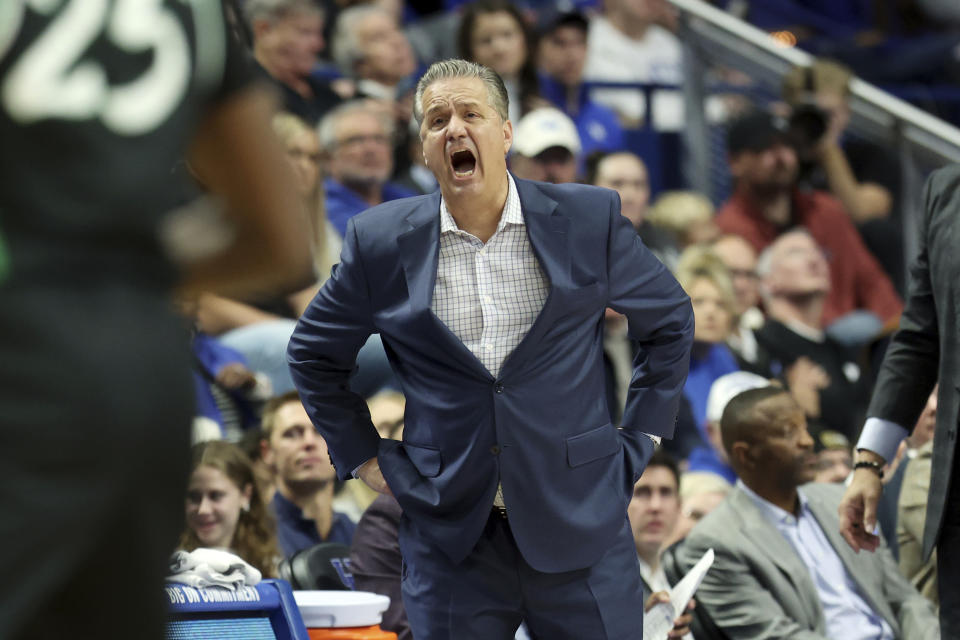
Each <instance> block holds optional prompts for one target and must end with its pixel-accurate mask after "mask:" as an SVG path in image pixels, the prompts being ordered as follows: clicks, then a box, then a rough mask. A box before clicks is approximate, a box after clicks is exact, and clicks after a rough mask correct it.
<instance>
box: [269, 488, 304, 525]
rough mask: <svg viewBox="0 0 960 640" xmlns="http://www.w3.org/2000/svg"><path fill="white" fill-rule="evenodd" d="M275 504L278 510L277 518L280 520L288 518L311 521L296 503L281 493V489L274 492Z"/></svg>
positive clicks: (287, 519)
mask: <svg viewBox="0 0 960 640" xmlns="http://www.w3.org/2000/svg"><path fill="white" fill-rule="evenodd" d="M273 505H274V509H275V510H276V512H277V518H278V519H280V520H286V521H287V522H290V521H296V522H303V521H307V522H309V520H307V518H304V517H303V510H302V509H301V508H300V507H298V506H297V505H296V504H294V503H293V501H292V500H289V499H287V497H286V496H285V495H283V494H282V493H280V490H279V489H277V490H276V491H275V492H274V494H273Z"/></svg>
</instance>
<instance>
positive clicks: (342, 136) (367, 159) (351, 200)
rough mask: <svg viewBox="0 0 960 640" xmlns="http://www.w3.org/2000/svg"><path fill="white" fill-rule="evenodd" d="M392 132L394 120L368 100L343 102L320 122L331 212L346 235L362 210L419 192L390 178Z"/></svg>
mask: <svg viewBox="0 0 960 640" xmlns="http://www.w3.org/2000/svg"><path fill="white" fill-rule="evenodd" d="M392 136H393V123H392V121H391V120H390V119H389V118H388V117H385V115H384V114H383V112H382V111H380V110H378V109H376V108H373V107H371V106H370V105H368V104H367V103H365V102H363V101H352V102H347V103H345V104H342V105H340V106H339V107H337V108H336V109H334V110H333V111H331V112H330V113H329V114H327V116H326V117H325V118H324V119H323V122H321V123H320V145H321V147H322V148H323V150H324V152H325V153H326V154H327V156H328V173H329V177H328V178H327V179H326V180H325V181H324V187H325V188H326V192H327V200H326V203H327V217H328V218H329V219H330V222H331V223H332V224H333V226H334V228H336V230H337V232H338V233H339V234H340V235H341V236H343V234H345V233H346V231H347V221H349V220H350V218H352V217H353V216H355V215H357V214H358V213H360V212H361V211H365V210H366V209H369V208H370V207H374V206H376V205H378V204H381V203H383V202H388V201H390V200H396V199H398V198H406V197H408V196H412V195H415V194H414V192H412V191H410V190H408V189H406V188H405V187H402V186H400V185H398V184H394V183H392V182H390V175H391V174H392V173H393V158H392V156H391V154H392V147H391V139H392Z"/></svg>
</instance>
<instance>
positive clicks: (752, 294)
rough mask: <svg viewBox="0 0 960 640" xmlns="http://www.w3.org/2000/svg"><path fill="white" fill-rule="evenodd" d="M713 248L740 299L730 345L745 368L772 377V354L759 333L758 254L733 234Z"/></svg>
mask: <svg viewBox="0 0 960 640" xmlns="http://www.w3.org/2000/svg"><path fill="white" fill-rule="evenodd" d="M710 247H711V248H712V249H713V252H714V253H715V254H717V257H719V258H720V261H721V262H723V264H724V266H726V267H727V271H728V272H729V273H730V279H731V280H732V281H733V292H734V293H735V294H736V296H737V320H736V322H735V323H734V325H733V328H732V329H731V331H730V337H728V338H727V346H729V347H730V349H731V350H732V351H733V354H734V355H735V356H736V357H737V363H738V364H739V365H740V368H741V369H744V370H746V371H752V372H753V373H756V374H758V375H762V376H765V377H770V376H772V372H771V370H770V354H768V353H767V350H766V349H764V348H763V347H761V346H760V344H759V343H758V342H757V337H756V334H755V332H756V330H757V329H759V328H760V327H761V326H763V312H762V311H760V309H759V304H760V279H759V278H758V277H757V252H756V251H755V250H754V248H753V245H751V244H750V243H749V242H747V241H746V240H744V239H743V238H741V237H740V236H738V235H735V234H730V233H728V234H725V235H722V236H720V237H719V238H717V239H716V240H714V241H713V243H712V244H711V245H710Z"/></svg>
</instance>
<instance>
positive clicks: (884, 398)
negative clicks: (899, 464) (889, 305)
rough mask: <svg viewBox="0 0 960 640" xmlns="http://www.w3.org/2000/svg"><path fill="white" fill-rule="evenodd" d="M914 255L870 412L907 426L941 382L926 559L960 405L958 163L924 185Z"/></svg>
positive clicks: (944, 491) (943, 497) (938, 517)
mask: <svg viewBox="0 0 960 640" xmlns="http://www.w3.org/2000/svg"><path fill="white" fill-rule="evenodd" d="M923 200H924V202H923V220H922V221H921V226H920V237H919V241H920V253H919V255H918V257H917V259H916V261H915V262H914V263H913V264H912V265H911V266H910V279H909V282H908V285H907V302H906V306H905V308H904V311H903V316H902V317H901V319H900V330H899V331H897V333H896V334H894V336H893V340H892V341H891V343H890V346H889V348H888V349H887V353H886V356H885V357H884V359H883V366H882V367H881V369H880V374H879V377H878V379H877V385H876V387H874V391H873V399H872V400H871V402H870V408H869V409H868V410H867V415H868V416H873V417H877V418H883V419H885V420H891V421H893V422H895V423H897V424H899V425H901V426H902V427H904V428H906V429H913V425H914V424H915V423H916V421H917V417H918V416H919V415H920V412H921V411H922V410H923V405H924V403H926V401H927V396H929V395H930V391H931V390H932V389H933V385H934V384H935V383H936V382H937V380H938V379H939V380H940V381H941V384H940V390H939V395H938V405H937V428H936V432H935V435H934V445H933V472H932V474H931V477H930V497H929V500H928V502H927V520H926V525H925V527H924V534H923V553H924V558H928V557H929V556H930V552H931V550H932V549H933V547H934V545H935V544H936V542H937V539H938V537H939V535H940V527H941V524H942V522H943V513H944V508H945V504H946V501H947V488H948V485H949V482H950V473H951V469H952V468H953V457H954V452H955V451H956V442H957V416H958V408H960V323H958V317H960V251H957V247H958V246H960V214H958V212H960V166H956V165H954V166H950V167H946V168H944V169H940V170H938V171H936V172H934V173H933V174H931V176H930V178H929V180H927V184H926V187H925V188H924V198H923Z"/></svg>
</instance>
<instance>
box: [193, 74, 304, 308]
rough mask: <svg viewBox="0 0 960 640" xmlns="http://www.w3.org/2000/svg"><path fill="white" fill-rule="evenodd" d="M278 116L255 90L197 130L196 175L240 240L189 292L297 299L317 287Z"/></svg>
mask: <svg viewBox="0 0 960 640" xmlns="http://www.w3.org/2000/svg"><path fill="white" fill-rule="evenodd" d="M274 113H275V105H274V99H273V96H272V94H271V93H270V92H269V91H268V90H267V89H266V88H265V87H263V86H260V85H251V86H249V87H247V88H245V89H242V90H240V91H238V92H236V93H234V94H232V95H230V96H229V97H227V98H226V99H224V100H222V101H220V102H218V103H216V104H215V105H213V106H212V107H211V108H210V110H209V111H208V112H207V114H206V115H205V117H204V119H203V120H202V122H201V123H200V124H199V126H198V127H197V134H196V136H195V137H194V140H193V144H192V146H191V149H190V163H191V168H192V169H193V171H194V172H195V173H196V174H197V176H198V177H199V179H200V181H201V182H202V183H203V184H204V185H205V186H206V187H207V188H208V189H209V190H210V191H211V192H213V193H215V194H217V195H218V196H220V197H221V198H222V199H223V200H224V204H225V209H226V212H227V215H228V216H229V217H230V219H231V222H232V223H233V225H234V228H235V231H234V234H235V235H234V240H233V242H232V243H231V245H230V246H229V247H228V248H227V249H226V250H224V251H223V252H221V253H219V254H217V255H215V256H212V257H210V258H208V259H205V260H202V261H200V262H197V263H194V264H193V265H191V267H190V268H189V271H188V273H187V277H186V281H185V284H184V286H185V288H186V289H188V290H189V291H216V292H218V293H222V294H225V295H238V294H243V293H248V292H251V291H277V290H278V289H279V290H283V291H287V292H293V291H295V290H297V289H301V288H303V287H305V286H307V285H309V284H310V283H311V281H312V280H313V271H312V261H311V255H310V246H309V243H308V240H307V238H309V229H308V223H307V215H306V212H305V211H304V210H303V204H302V202H301V201H300V199H299V197H298V196H297V188H296V184H295V182H294V179H293V176H292V174H291V172H290V168H289V164H288V163H287V161H286V158H285V157H284V155H283V151H282V149H281V147H280V143H279V142H278V141H277V140H276V137H275V135H274V134H273V131H272V129H271V128H270V118H271V117H272V116H273V114H274Z"/></svg>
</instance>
